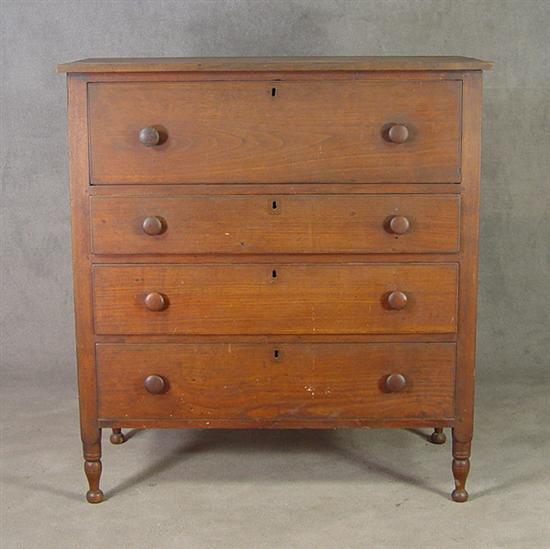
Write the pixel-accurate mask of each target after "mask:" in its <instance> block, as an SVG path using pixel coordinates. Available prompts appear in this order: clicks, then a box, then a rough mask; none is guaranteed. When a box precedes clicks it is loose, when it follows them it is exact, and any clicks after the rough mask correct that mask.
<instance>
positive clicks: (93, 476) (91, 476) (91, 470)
mask: <svg viewBox="0 0 550 549" xmlns="http://www.w3.org/2000/svg"><path fill="white" fill-rule="evenodd" d="M84 472H85V473H86V478H87V479H88V484H89V489H88V492H86V499H87V500H88V503H101V502H102V501H103V492H102V491H101V490H100V488H99V479H100V477H101V461H100V460H99V459H97V460H95V461H88V460H86V461H85V462H84Z"/></svg>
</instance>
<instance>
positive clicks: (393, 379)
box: [384, 374, 407, 393]
mask: <svg viewBox="0 0 550 549" xmlns="http://www.w3.org/2000/svg"><path fill="white" fill-rule="evenodd" d="M384 385H385V387H386V390H387V391H388V393H399V391H402V390H403V389H404V388H405V387H406V386H407V379H406V378H405V376H404V375H403V374H390V375H389V376H388V377H387V378H386V382H385V383H384Z"/></svg>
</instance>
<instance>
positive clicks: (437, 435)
mask: <svg viewBox="0 0 550 549" xmlns="http://www.w3.org/2000/svg"><path fill="white" fill-rule="evenodd" d="M446 441H447V437H446V436H445V433H444V432H443V429H442V428H441V427H436V428H435V429H434V431H433V433H432V434H431V435H430V442H432V443H433V444H445V442H446Z"/></svg>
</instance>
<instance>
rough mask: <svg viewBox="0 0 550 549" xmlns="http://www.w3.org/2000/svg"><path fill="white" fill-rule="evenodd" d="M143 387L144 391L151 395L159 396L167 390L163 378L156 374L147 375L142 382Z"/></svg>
mask: <svg viewBox="0 0 550 549" xmlns="http://www.w3.org/2000/svg"><path fill="white" fill-rule="evenodd" d="M143 386H144V387H145V390H146V391H147V392H148V393H151V394H152V395H161V394H162V393H165V392H166V390H167V383H166V381H165V380H164V378H163V377H162V376H158V375H156V374H151V375H148V376H147V377H146V378H145V381H144V382H143Z"/></svg>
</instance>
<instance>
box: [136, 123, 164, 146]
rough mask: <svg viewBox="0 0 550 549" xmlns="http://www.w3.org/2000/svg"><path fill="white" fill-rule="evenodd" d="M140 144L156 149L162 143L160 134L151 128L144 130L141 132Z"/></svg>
mask: <svg viewBox="0 0 550 549" xmlns="http://www.w3.org/2000/svg"><path fill="white" fill-rule="evenodd" d="M139 142H140V143H141V144H142V145H145V146H146V147H154V146H155V145H158V144H159V143H160V133H159V132H158V130H157V129H156V128H153V127H151V126H148V127H147V128H142V129H141V130H139Z"/></svg>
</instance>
